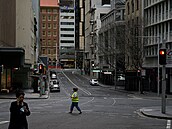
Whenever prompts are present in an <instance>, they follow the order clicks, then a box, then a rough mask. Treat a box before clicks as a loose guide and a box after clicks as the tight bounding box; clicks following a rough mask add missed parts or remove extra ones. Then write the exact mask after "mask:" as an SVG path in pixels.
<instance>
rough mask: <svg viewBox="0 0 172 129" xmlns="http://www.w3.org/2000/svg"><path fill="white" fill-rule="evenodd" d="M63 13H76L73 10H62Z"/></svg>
mask: <svg viewBox="0 0 172 129" xmlns="http://www.w3.org/2000/svg"><path fill="white" fill-rule="evenodd" d="M60 12H61V13H74V10H73V9H61V10H60Z"/></svg>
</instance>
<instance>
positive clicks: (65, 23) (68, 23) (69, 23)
mask: <svg viewBox="0 0 172 129" xmlns="http://www.w3.org/2000/svg"><path fill="white" fill-rule="evenodd" d="M60 24H61V25H74V22H60Z"/></svg>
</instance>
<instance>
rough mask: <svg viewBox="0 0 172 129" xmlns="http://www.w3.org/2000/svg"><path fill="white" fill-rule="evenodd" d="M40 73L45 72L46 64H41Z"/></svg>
mask: <svg viewBox="0 0 172 129" xmlns="http://www.w3.org/2000/svg"><path fill="white" fill-rule="evenodd" d="M39 73H44V65H43V64H39Z"/></svg>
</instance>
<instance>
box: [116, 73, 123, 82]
mask: <svg viewBox="0 0 172 129" xmlns="http://www.w3.org/2000/svg"><path fill="white" fill-rule="evenodd" d="M117 81H125V75H123V74H120V75H118V76H117Z"/></svg>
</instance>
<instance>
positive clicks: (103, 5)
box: [84, 0, 111, 78]
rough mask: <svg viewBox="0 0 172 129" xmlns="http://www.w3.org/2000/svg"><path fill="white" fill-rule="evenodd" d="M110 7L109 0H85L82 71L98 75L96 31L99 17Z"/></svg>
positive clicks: (98, 26) (99, 22)
mask: <svg viewBox="0 0 172 129" xmlns="http://www.w3.org/2000/svg"><path fill="white" fill-rule="evenodd" d="M110 9H111V6H110V0H92V1H91V0H85V54H84V71H85V73H86V74H88V75H91V76H93V77H94V76H95V77H96V78H97V77H98V73H97V71H95V72H93V71H94V69H98V68H99V63H98V46H97V43H98V31H99V29H100V27H101V21H100V18H101V17H103V16H104V15H105V14H107V13H108V12H109V11H110Z"/></svg>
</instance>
